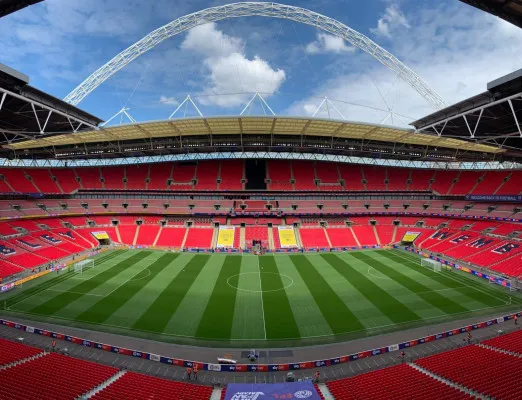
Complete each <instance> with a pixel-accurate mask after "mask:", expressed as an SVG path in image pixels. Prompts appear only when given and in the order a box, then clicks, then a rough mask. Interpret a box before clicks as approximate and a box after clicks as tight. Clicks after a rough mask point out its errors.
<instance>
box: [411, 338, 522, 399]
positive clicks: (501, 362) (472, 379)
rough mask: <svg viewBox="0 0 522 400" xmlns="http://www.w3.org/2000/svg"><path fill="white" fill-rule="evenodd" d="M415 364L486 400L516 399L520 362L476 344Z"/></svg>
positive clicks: (521, 373) (520, 393) (519, 395)
mask: <svg viewBox="0 0 522 400" xmlns="http://www.w3.org/2000/svg"><path fill="white" fill-rule="evenodd" d="M415 364H417V365H419V366H421V367H422V368H425V369H427V370H428V371H430V372H433V373H435V374H437V375H439V376H442V377H444V378H446V379H449V380H450V381H452V382H455V383H458V384H460V385H463V386H465V387H467V388H469V389H473V390H475V391H478V392H480V393H482V394H484V395H486V396H490V398H497V399H520V398H522V387H521V386H520V385H516V384H515V382H519V381H520V379H521V378H522V359H521V358H519V357H516V356H512V355H509V354H503V353H500V352H497V351H494V350H490V349H487V348H484V347H480V346H477V345H472V346H466V347H462V348H460V349H456V350H452V351H448V352H445V353H441V354H436V355H434V356H430V357H426V358H421V359H420V360H417V361H415Z"/></svg>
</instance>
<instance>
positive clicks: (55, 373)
mask: <svg viewBox="0 0 522 400" xmlns="http://www.w3.org/2000/svg"><path fill="white" fill-rule="evenodd" d="M117 372H118V369H116V368H113V367H107V366H104V365H99V364H95V363H92V362H89V361H83V360H78V359H75V358H71V357H67V356H63V355H60V354H56V353H53V354H48V355H44V356H42V357H39V358H36V359H34V360H31V361H28V362H25V363H23V364H19V365H17V366H15V367H11V368H7V369H5V370H2V371H0V386H1V387H2V390H0V399H2V400H3V399H5V400H7V399H9V400H27V399H39V400H56V399H60V400H62V399H63V400H65V399H71V400H72V399H77V398H78V397H79V396H81V395H82V394H84V393H86V392H88V391H89V390H91V389H93V388H94V387H96V386H98V385H99V384H101V383H102V382H104V381H105V380H107V379H109V378H110V377H111V376H113V375H114V374H116V373H117Z"/></svg>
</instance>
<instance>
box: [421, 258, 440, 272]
mask: <svg viewBox="0 0 522 400" xmlns="http://www.w3.org/2000/svg"><path fill="white" fill-rule="evenodd" d="M421 266H422V267H427V268H430V269H433V270H434V271H435V272H441V271H442V264H441V263H440V261H436V260H432V259H431V258H421Z"/></svg>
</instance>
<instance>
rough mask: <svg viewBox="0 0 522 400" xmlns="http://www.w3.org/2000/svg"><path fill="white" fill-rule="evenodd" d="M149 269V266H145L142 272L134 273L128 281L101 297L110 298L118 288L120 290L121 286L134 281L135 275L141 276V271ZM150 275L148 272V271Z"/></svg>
mask: <svg viewBox="0 0 522 400" xmlns="http://www.w3.org/2000/svg"><path fill="white" fill-rule="evenodd" d="M149 267H150V264H149V265H147V266H146V267H145V268H143V269H142V270H140V271H138V272H137V273H135V274H134V275H132V276H131V277H130V278H129V279H127V280H126V281H125V282H122V283H121V284H119V285H118V286H116V287H115V288H114V289H112V290H111V291H110V292H109V293H107V294H104V295H102V296H104V297H107V296H110V295H111V294H113V293H114V292H115V291H116V290H118V289H119V288H121V287H122V286H123V285H125V284H126V283H128V282H129V281H131V280H132V279H134V277H136V276H137V275H139V274H141V273H142V272H143V271H145V270H146V269H149ZM149 273H150V271H149ZM149 275H150V274H149Z"/></svg>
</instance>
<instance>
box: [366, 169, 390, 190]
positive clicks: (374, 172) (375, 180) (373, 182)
mask: <svg viewBox="0 0 522 400" xmlns="http://www.w3.org/2000/svg"><path fill="white" fill-rule="evenodd" d="M362 171H363V174H364V179H366V190H370V191H374V190H386V183H385V180H386V168H380V167H373V168H372V167H364V168H363V169H362Z"/></svg>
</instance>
